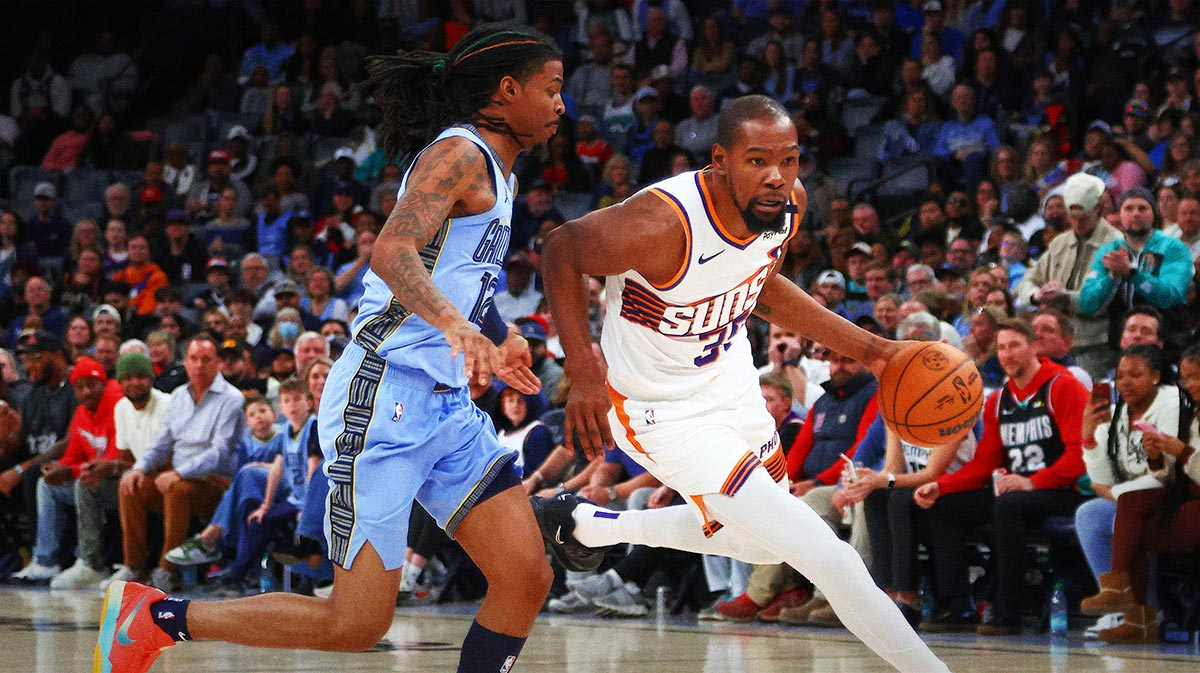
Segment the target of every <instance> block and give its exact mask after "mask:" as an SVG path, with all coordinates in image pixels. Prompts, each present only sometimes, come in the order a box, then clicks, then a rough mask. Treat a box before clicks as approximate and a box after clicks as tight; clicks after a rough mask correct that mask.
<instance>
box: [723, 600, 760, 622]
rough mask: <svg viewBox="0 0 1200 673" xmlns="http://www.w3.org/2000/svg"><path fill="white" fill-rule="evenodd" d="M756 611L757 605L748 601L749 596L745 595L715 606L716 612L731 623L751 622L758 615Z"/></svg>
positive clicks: (757, 609)
mask: <svg viewBox="0 0 1200 673" xmlns="http://www.w3.org/2000/svg"><path fill="white" fill-rule="evenodd" d="M758 611H759V607H758V604H757V603H755V602H754V601H752V600H750V596H748V595H746V594H742V595H741V596H738V597H737V598H735V599H733V600H731V601H725V602H724V603H718V604H717V612H718V613H720V614H721V616H723V617H724V618H725V619H726V620H728V621H731V622H752V621H754V617H755V616H756V615H758Z"/></svg>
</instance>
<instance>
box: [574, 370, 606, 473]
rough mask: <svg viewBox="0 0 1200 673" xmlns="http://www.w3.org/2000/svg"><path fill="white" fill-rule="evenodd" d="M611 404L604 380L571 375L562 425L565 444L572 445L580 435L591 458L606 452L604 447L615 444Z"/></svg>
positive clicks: (588, 457) (586, 454)
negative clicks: (563, 423)
mask: <svg viewBox="0 0 1200 673" xmlns="http://www.w3.org/2000/svg"><path fill="white" fill-rule="evenodd" d="M611 406H612V401H611V400H610V399H609V398H608V391H607V390H606V389H605V387H604V382H603V381H602V380H599V379H594V378H590V377H589V378H580V379H574V378H573V379H571V392H570V394H568V395H567V409H566V423H565V425H564V426H563V432H564V440H563V442H564V444H566V445H567V446H571V445H572V444H571V442H572V440H573V439H574V438H576V437H578V438H579V443H580V444H581V445H582V446H583V453H584V455H585V456H586V457H587V459H588V460H596V459H597V458H600V457H601V456H603V455H604V449H605V447H609V446H614V443H613V437H612V430H611V429H610V428H609V425H608V409H609V407H611Z"/></svg>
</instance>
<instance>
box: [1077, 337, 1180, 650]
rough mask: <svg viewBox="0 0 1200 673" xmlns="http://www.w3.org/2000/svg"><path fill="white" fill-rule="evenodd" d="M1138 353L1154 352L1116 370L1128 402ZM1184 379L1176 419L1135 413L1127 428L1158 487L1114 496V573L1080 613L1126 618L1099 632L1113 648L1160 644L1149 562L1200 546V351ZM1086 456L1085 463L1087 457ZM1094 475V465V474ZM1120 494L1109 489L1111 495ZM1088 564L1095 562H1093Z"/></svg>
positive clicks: (1102, 579)
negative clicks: (1199, 423) (1198, 410)
mask: <svg viewBox="0 0 1200 673" xmlns="http://www.w3.org/2000/svg"><path fill="white" fill-rule="evenodd" d="M1135 348H1147V347H1144V346H1138V347H1134V348H1130V349H1127V350H1126V351H1125V352H1124V353H1123V354H1122V357H1121V361H1120V362H1119V363H1118V365H1117V387H1118V390H1121V392H1122V394H1124V392H1125V390H1124V388H1123V384H1122V371H1125V373H1126V375H1125V377H1124V378H1126V379H1128V378H1130V377H1131V376H1133V377H1134V378H1136V376H1135V375H1136V372H1131V371H1130V365H1129V364H1127V363H1126V361H1125V360H1126V354H1128V353H1130V352H1131V351H1133V350H1134V349H1135ZM1160 371H1161V368H1160ZM1180 373H1181V381H1182V385H1183V389H1184V390H1185V391H1186V395H1180V394H1178V393H1177V397H1176V399H1177V402H1176V405H1175V412H1174V414H1173V415H1172V414H1171V413H1170V412H1169V407H1170V405H1169V403H1168V402H1167V400H1163V402H1162V405H1163V407H1162V408H1163V409H1164V411H1166V413H1163V414H1161V416H1162V419H1161V421H1160V420H1159V419H1158V417H1157V416H1156V417H1151V416H1150V414H1149V413H1148V410H1149V407H1147V411H1146V412H1143V413H1142V414H1141V416H1140V418H1139V417H1136V414H1133V413H1131V414H1130V415H1128V416H1126V417H1127V418H1129V421H1128V424H1127V425H1125V426H1123V427H1125V428H1127V433H1128V435H1129V436H1131V437H1133V436H1136V437H1137V440H1138V443H1139V445H1140V447H1141V449H1142V454H1143V456H1144V460H1145V462H1146V465H1147V467H1148V468H1149V469H1150V476H1151V478H1152V479H1154V481H1155V482H1157V484H1151V486H1152V487H1151V488H1149V489H1133V490H1125V491H1123V492H1121V493H1119V494H1115V496H1119V497H1115V499H1116V501H1117V505H1116V508H1115V516H1114V522H1113V527H1112V528H1111V530H1112V531H1114V532H1113V537H1112V555H1111V566H1110V570H1109V572H1107V573H1104V574H1102V575H1101V576H1100V577H1099V584H1100V592H1099V593H1097V594H1096V595H1094V596H1091V597H1089V598H1085V599H1084V600H1083V602H1082V603H1081V604H1080V609H1081V610H1083V611H1084V612H1085V613H1089V614H1102V613H1108V612H1118V611H1119V612H1122V613H1123V614H1122V622H1121V623H1120V624H1118V625H1116V626H1113V627H1111V628H1107V629H1103V630H1101V631H1100V632H1099V634H1098V635H1099V637H1100V638H1101V639H1102V640H1105V641H1107V642H1111V643H1155V642H1158V613H1157V610H1156V609H1155V608H1154V607H1153V606H1151V605H1149V589H1148V585H1149V578H1150V569H1149V559H1148V555H1149V554H1150V553H1162V552H1182V551H1189V550H1191V549H1194V548H1196V547H1197V546H1200V458H1196V457H1195V456H1196V453H1197V449H1200V430H1198V429H1197V428H1196V423H1195V421H1194V413H1193V412H1194V409H1195V404H1196V400H1197V399H1200V347H1197V346H1192V347H1191V348H1189V349H1188V350H1187V351H1185V352H1184V354H1183V358H1182V361H1181V362H1180ZM1124 385H1125V386H1128V385H1130V384H1129V383H1128V382H1126V383H1125V384H1124ZM1164 395H1166V391H1165V390H1161V391H1159V392H1158V396H1157V397H1156V399H1155V401H1154V402H1152V405H1156V404H1159V401H1158V398H1161V397H1163V396H1164ZM1130 406H1132V404H1131V405H1130ZM1117 415H1118V414H1114V416H1117ZM1086 418H1087V417H1086V416H1085V421H1084V422H1085V429H1086V423H1087V420H1086ZM1172 418H1174V422H1173V423H1172V422H1171V420H1172ZM1110 445H1111V442H1110ZM1085 446H1086V444H1085ZM1084 453H1085V460H1086V459H1087V455H1086V454H1087V451H1085V452H1084ZM1126 465H1127V464H1126ZM1091 467H1092V466H1091V463H1090V462H1089V463H1088V472H1089V474H1091V473H1092V469H1091ZM1123 467H1124V466H1123ZM1146 483H1150V482H1149V481H1148V480H1147V481H1146ZM1164 484H1165V486H1164ZM1099 490H1100V489H1099V488H1098V489H1097V491H1099ZM1114 490H1116V489H1115V488H1113V489H1109V491H1110V493H1111V492H1112V491H1114ZM1076 518H1077V520H1078V516H1077V517H1076ZM1077 528H1078V524H1077ZM1081 541H1082V533H1081ZM1084 549H1085V550H1086V549H1087V544H1086V543H1085V545H1084ZM1088 561H1089V563H1091V561H1092V558H1091V556H1090V555H1089V556H1088Z"/></svg>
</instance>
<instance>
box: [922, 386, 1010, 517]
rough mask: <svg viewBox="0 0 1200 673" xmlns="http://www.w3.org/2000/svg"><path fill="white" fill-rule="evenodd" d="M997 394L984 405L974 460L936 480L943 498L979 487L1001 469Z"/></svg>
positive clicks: (1001, 454)
mask: <svg viewBox="0 0 1200 673" xmlns="http://www.w3.org/2000/svg"><path fill="white" fill-rule="evenodd" d="M999 395H1000V391H996V392H994V393H992V394H991V395H990V396H989V397H988V398H987V401H986V402H984V408H983V409H984V411H983V436H982V437H980V438H979V446H977V447H976V448H975V457H974V458H972V459H971V460H969V461H968V462H967V463H966V464H964V465H963V466H962V467H961V468H959V469H958V470H957V471H955V472H953V473H951V474H943V475H942V476H940V477H938V480H937V483H938V489H939V490H940V491H941V494H942V495H946V494H947V493H955V492H958V491H970V490H973V489H976V488H982V487H983V485H984V484H986V483H987V481H988V479H990V478H991V474H992V470H995V469H996V468H997V467H1000V464H1001V462H1002V461H1003V457H1004V454H1003V452H1002V451H1001V445H1000V422H999V419H998V417H997V416H996V406H997V403H998V401H999Z"/></svg>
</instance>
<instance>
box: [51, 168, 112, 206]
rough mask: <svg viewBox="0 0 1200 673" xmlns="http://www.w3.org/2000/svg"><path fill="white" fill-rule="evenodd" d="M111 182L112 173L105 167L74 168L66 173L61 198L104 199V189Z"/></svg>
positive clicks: (77, 199)
mask: <svg viewBox="0 0 1200 673" xmlns="http://www.w3.org/2000/svg"><path fill="white" fill-rule="evenodd" d="M112 183H113V179H112V173H110V172H109V171H107V170H105V169H102V168H76V169H75V170H73V171H71V172H70V173H67V179H66V184H65V185H64V187H63V198H64V199H69V200H71V201H104V190H105V188H107V187H108V186H109V185H110V184H112Z"/></svg>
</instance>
